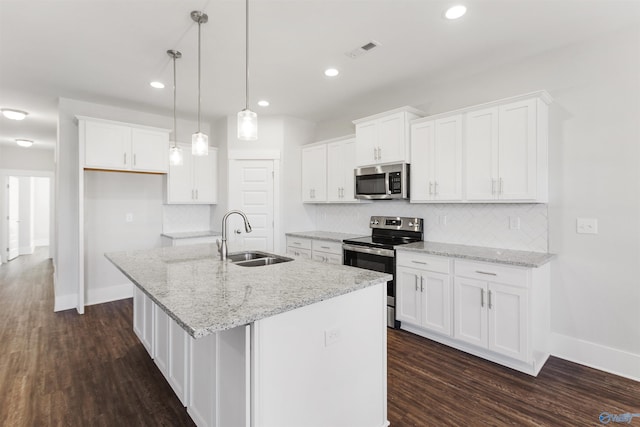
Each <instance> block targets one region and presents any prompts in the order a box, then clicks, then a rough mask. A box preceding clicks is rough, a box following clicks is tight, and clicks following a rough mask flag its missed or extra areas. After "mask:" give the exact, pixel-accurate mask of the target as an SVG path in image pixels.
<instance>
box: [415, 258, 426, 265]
mask: <svg viewBox="0 0 640 427" xmlns="http://www.w3.org/2000/svg"><path fill="white" fill-rule="evenodd" d="M411 262H412V263H414V264H422V265H429V263H427V262H424V261H416V260H415V259H412V260H411Z"/></svg>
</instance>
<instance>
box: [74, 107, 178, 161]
mask: <svg viewBox="0 0 640 427" xmlns="http://www.w3.org/2000/svg"><path fill="white" fill-rule="evenodd" d="M78 119H79V123H80V144H81V149H82V151H83V152H84V167H85V168H88V169H107V170H122V171H136V172H151V173H166V172H167V171H168V166H169V150H168V143H169V131H168V130H166V129H159V128H150V127H145V126H138V125H134V124H127V123H120V122H113V121H109V120H101V119H92V118H88V117H78Z"/></svg>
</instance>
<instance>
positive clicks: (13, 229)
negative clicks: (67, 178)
mask: <svg viewBox="0 0 640 427" xmlns="http://www.w3.org/2000/svg"><path fill="white" fill-rule="evenodd" d="M43 175H44V176H43ZM47 175H52V174H49V173H47V172H44V173H39V172H28V171H6V170H4V171H3V170H0V182H1V183H2V188H1V189H0V203H1V206H0V244H1V246H0V247H1V248H2V251H0V252H1V253H0V261H1V263H5V262H8V261H10V260H13V259H15V258H17V257H18V256H20V255H29V254H32V253H33V252H34V251H35V249H36V247H46V252H47V254H46V255H47V257H50V251H49V246H50V244H51V240H52V238H51V232H52V229H53V216H52V213H53V210H52V207H51V206H52V201H53V199H52V194H53V177H52V176H47Z"/></svg>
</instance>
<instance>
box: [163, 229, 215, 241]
mask: <svg viewBox="0 0 640 427" xmlns="http://www.w3.org/2000/svg"><path fill="white" fill-rule="evenodd" d="M161 236H164V237H168V238H170V239H191V238H194V237H212V236H222V233H221V232H219V231H211V230H207V231H182V232H178V233H162V234H161Z"/></svg>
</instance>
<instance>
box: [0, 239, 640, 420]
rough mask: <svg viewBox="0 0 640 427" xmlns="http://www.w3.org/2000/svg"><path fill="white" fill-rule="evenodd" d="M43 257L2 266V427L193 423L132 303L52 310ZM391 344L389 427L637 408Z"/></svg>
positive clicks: (563, 367)
mask: <svg viewBox="0 0 640 427" xmlns="http://www.w3.org/2000/svg"><path fill="white" fill-rule="evenodd" d="M45 254H46V252H45V251H43V250H38V251H37V252H36V254H34V255H30V256H22V257H19V258H18V259H16V260H14V261H11V262H10V263H8V264H3V265H0V325H1V326H0V426H12V427H13V426H29V427H31V426H192V425H194V424H193V422H192V421H191V420H190V418H189V417H188V416H187V414H186V410H185V409H184V408H183V407H182V405H181V404H180V402H179V401H178V399H177V398H176V397H175V395H174V394H173V392H172V390H171V388H170V387H169V385H168V384H167V383H166V382H165V380H164V378H163V377H162V374H160V371H158V369H157V368H156V367H155V365H154V363H153V361H152V360H151V359H150V358H149V357H148V355H147V353H146V351H145V349H144V348H143V346H142V344H140V343H139V342H138V340H137V338H136V336H135V335H134V333H133V330H132V323H131V322H132V302H131V300H123V301H117V302H113V303H108V304H101V305H97V306H89V307H87V308H86V312H85V314H84V315H83V316H80V315H78V314H76V312H75V310H69V311H66V312H60V313H53V284H52V279H51V276H52V273H53V268H52V266H51V262H50V261H49V260H47V259H45ZM388 343H389V346H388V347H389V351H388V378H389V381H388V397H389V399H388V401H389V403H388V409H389V421H390V422H391V425H392V427H399V426H476V425H478V426H502V425H512V426H527V425H530V426H578V425H579V426H588V425H594V426H595V425H602V424H601V423H600V422H599V421H598V416H599V414H600V413H601V412H604V411H606V412H609V413H614V414H622V413H627V412H631V413H640V383H638V382H635V381H631V380H628V379H625V378H621V377H617V376H615V375H610V374H607V373H604V372H600V371H597V370H594V369H590V368H587V367H584V366H580V365H576V364H574V363H570V362H566V361H563V360H560V359H556V358H551V359H550V360H549V362H547V365H546V366H545V367H544V368H543V370H542V372H541V373H540V375H539V376H538V377H537V378H533V377H530V376H528V375H525V374H521V373H518V372H516V371H513V370H510V369H507V368H503V367H501V366H498V365H495V364H493V363H490V362H486V361H483V360H481V359H478V358H476V357H473V356H469V355H466V354H465V353H462V352H459V351H457V350H453V349H451V348H448V347H446V346H442V345H440V344H436V343H433V342H431V341H428V340H425V339H423V338H420V337H417V336H414V335H412V334H409V333H406V332H402V331H393V330H389V334H388ZM630 424H631V425H640V418H634V419H633V420H632V421H631V423H630ZM612 425H615V423H612ZM222 427H235V426H222ZM299 427H304V426H299ZM327 427H332V426H327Z"/></svg>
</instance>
